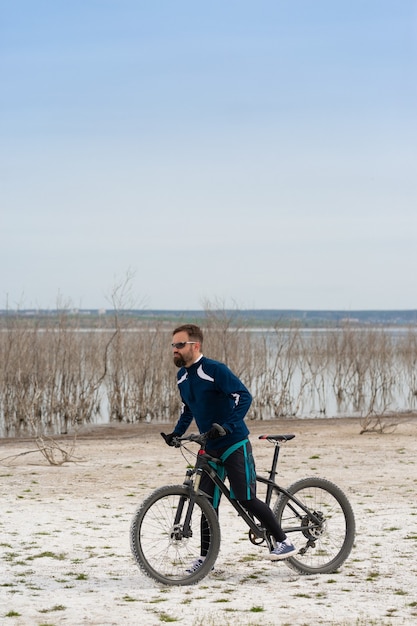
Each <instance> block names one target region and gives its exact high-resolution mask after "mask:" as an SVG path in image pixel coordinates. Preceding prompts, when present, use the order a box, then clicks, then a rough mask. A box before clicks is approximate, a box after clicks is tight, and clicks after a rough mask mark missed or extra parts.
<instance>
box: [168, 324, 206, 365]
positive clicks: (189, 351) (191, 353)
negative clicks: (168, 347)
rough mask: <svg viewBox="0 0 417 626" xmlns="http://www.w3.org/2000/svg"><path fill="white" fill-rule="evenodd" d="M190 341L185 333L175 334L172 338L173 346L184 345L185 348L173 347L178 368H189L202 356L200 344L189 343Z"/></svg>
mask: <svg viewBox="0 0 417 626" xmlns="http://www.w3.org/2000/svg"><path fill="white" fill-rule="evenodd" d="M189 341H190V339H189V337H188V334H187V333H186V332H184V331H182V332H180V333H175V335H173V337H172V343H173V344H179V343H183V344H184V346H183V347H177V346H173V347H172V350H173V355H174V363H175V365H176V366H177V367H189V366H190V365H192V364H193V363H194V361H195V360H196V358H197V357H198V356H199V354H200V344H199V343H198V342H195V343H188V342H189Z"/></svg>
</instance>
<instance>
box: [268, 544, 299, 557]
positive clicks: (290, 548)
mask: <svg viewBox="0 0 417 626" xmlns="http://www.w3.org/2000/svg"><path fill="white" fill-rule="evenodd" d="M297 552H298V550H297V548H296V547H295V546H294V545H293V544H292V543H291V541H290V540H289V539H285V541H282V542H280V543H277V545H276V546H275V548H274V549H273V550H272V551H271V552H270V553H269V558H270V559H271V561H281V560H282V559H288V557H289V556H293V555H294V554H297Z"/></svg>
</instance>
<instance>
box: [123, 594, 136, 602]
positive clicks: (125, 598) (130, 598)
mask: <svg viewBox="0 0 417 626" xmlns="http://www.w3.org/2000/svg"><path fill="white" fill-rule="evenodd" d="M123 600H124V601H125V602H137V599H136V598H132V596H128V595H126V596H123Z"/></svg>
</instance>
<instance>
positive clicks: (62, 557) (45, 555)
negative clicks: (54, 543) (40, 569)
mask: <svg viewBox="0 0 417 626" xmlns="http://www.w3.org/2000/svg"><path fill="white" fill-rule="evenodd" d="M45 558H48V559H56V560H57V561H64V560H65V559H66V555H65V554H64V553H63V552H61V553H58V554H57V553H55V552H50V551H49V550H46V551H45V552H40V553H39V554H34V555H33V556H28V557H27V560H28V561H34V560H35V559H45Z"/></svg>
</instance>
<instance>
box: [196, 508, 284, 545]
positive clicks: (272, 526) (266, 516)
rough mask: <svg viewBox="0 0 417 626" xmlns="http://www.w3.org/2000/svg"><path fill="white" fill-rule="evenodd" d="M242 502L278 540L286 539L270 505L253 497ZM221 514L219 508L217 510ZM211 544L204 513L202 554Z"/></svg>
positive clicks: (202, 520) (202, 519) (202, 521)
mask: <svg viewBox="0 0 417 626" xmlns="http://www.w3.org/2000/svg"><path fill="white" fill-rule="evenodd" d="M239 502H240V504H241V505H242V506H243V507H244V508H245V509H246V510H247V511H248V512H249V513H251V514H252V515H253V516H254V517H256V519H257V520H259V521H260V522H261V524H262V525H263V526H264V527H265V528H266V529H267V530H268V531H269V532H270V533H271V535H272V536H273V537H274V538H275V540H276V541H278V542H281V541H284V539H285V538H286V535H285V533H284V531H283V530H282V528H281V526H280V525H279V524H278V522H277V519H276V517H275V515H274V514H273V513H272V511H271V509H270V508H269V506H268V505H267V504H266V503H265V502H263V501H262V500H259V498H252V500H239ZM216 513H217V515H218V514H219V511H218V509H217V510H216ZM209 545H210V535H209V531H208V527H207V521H206V518H205V517H204V515H203V516H202V518H201V556H205V555H206V554H207V552H208V548H209Z"/></svg>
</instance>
